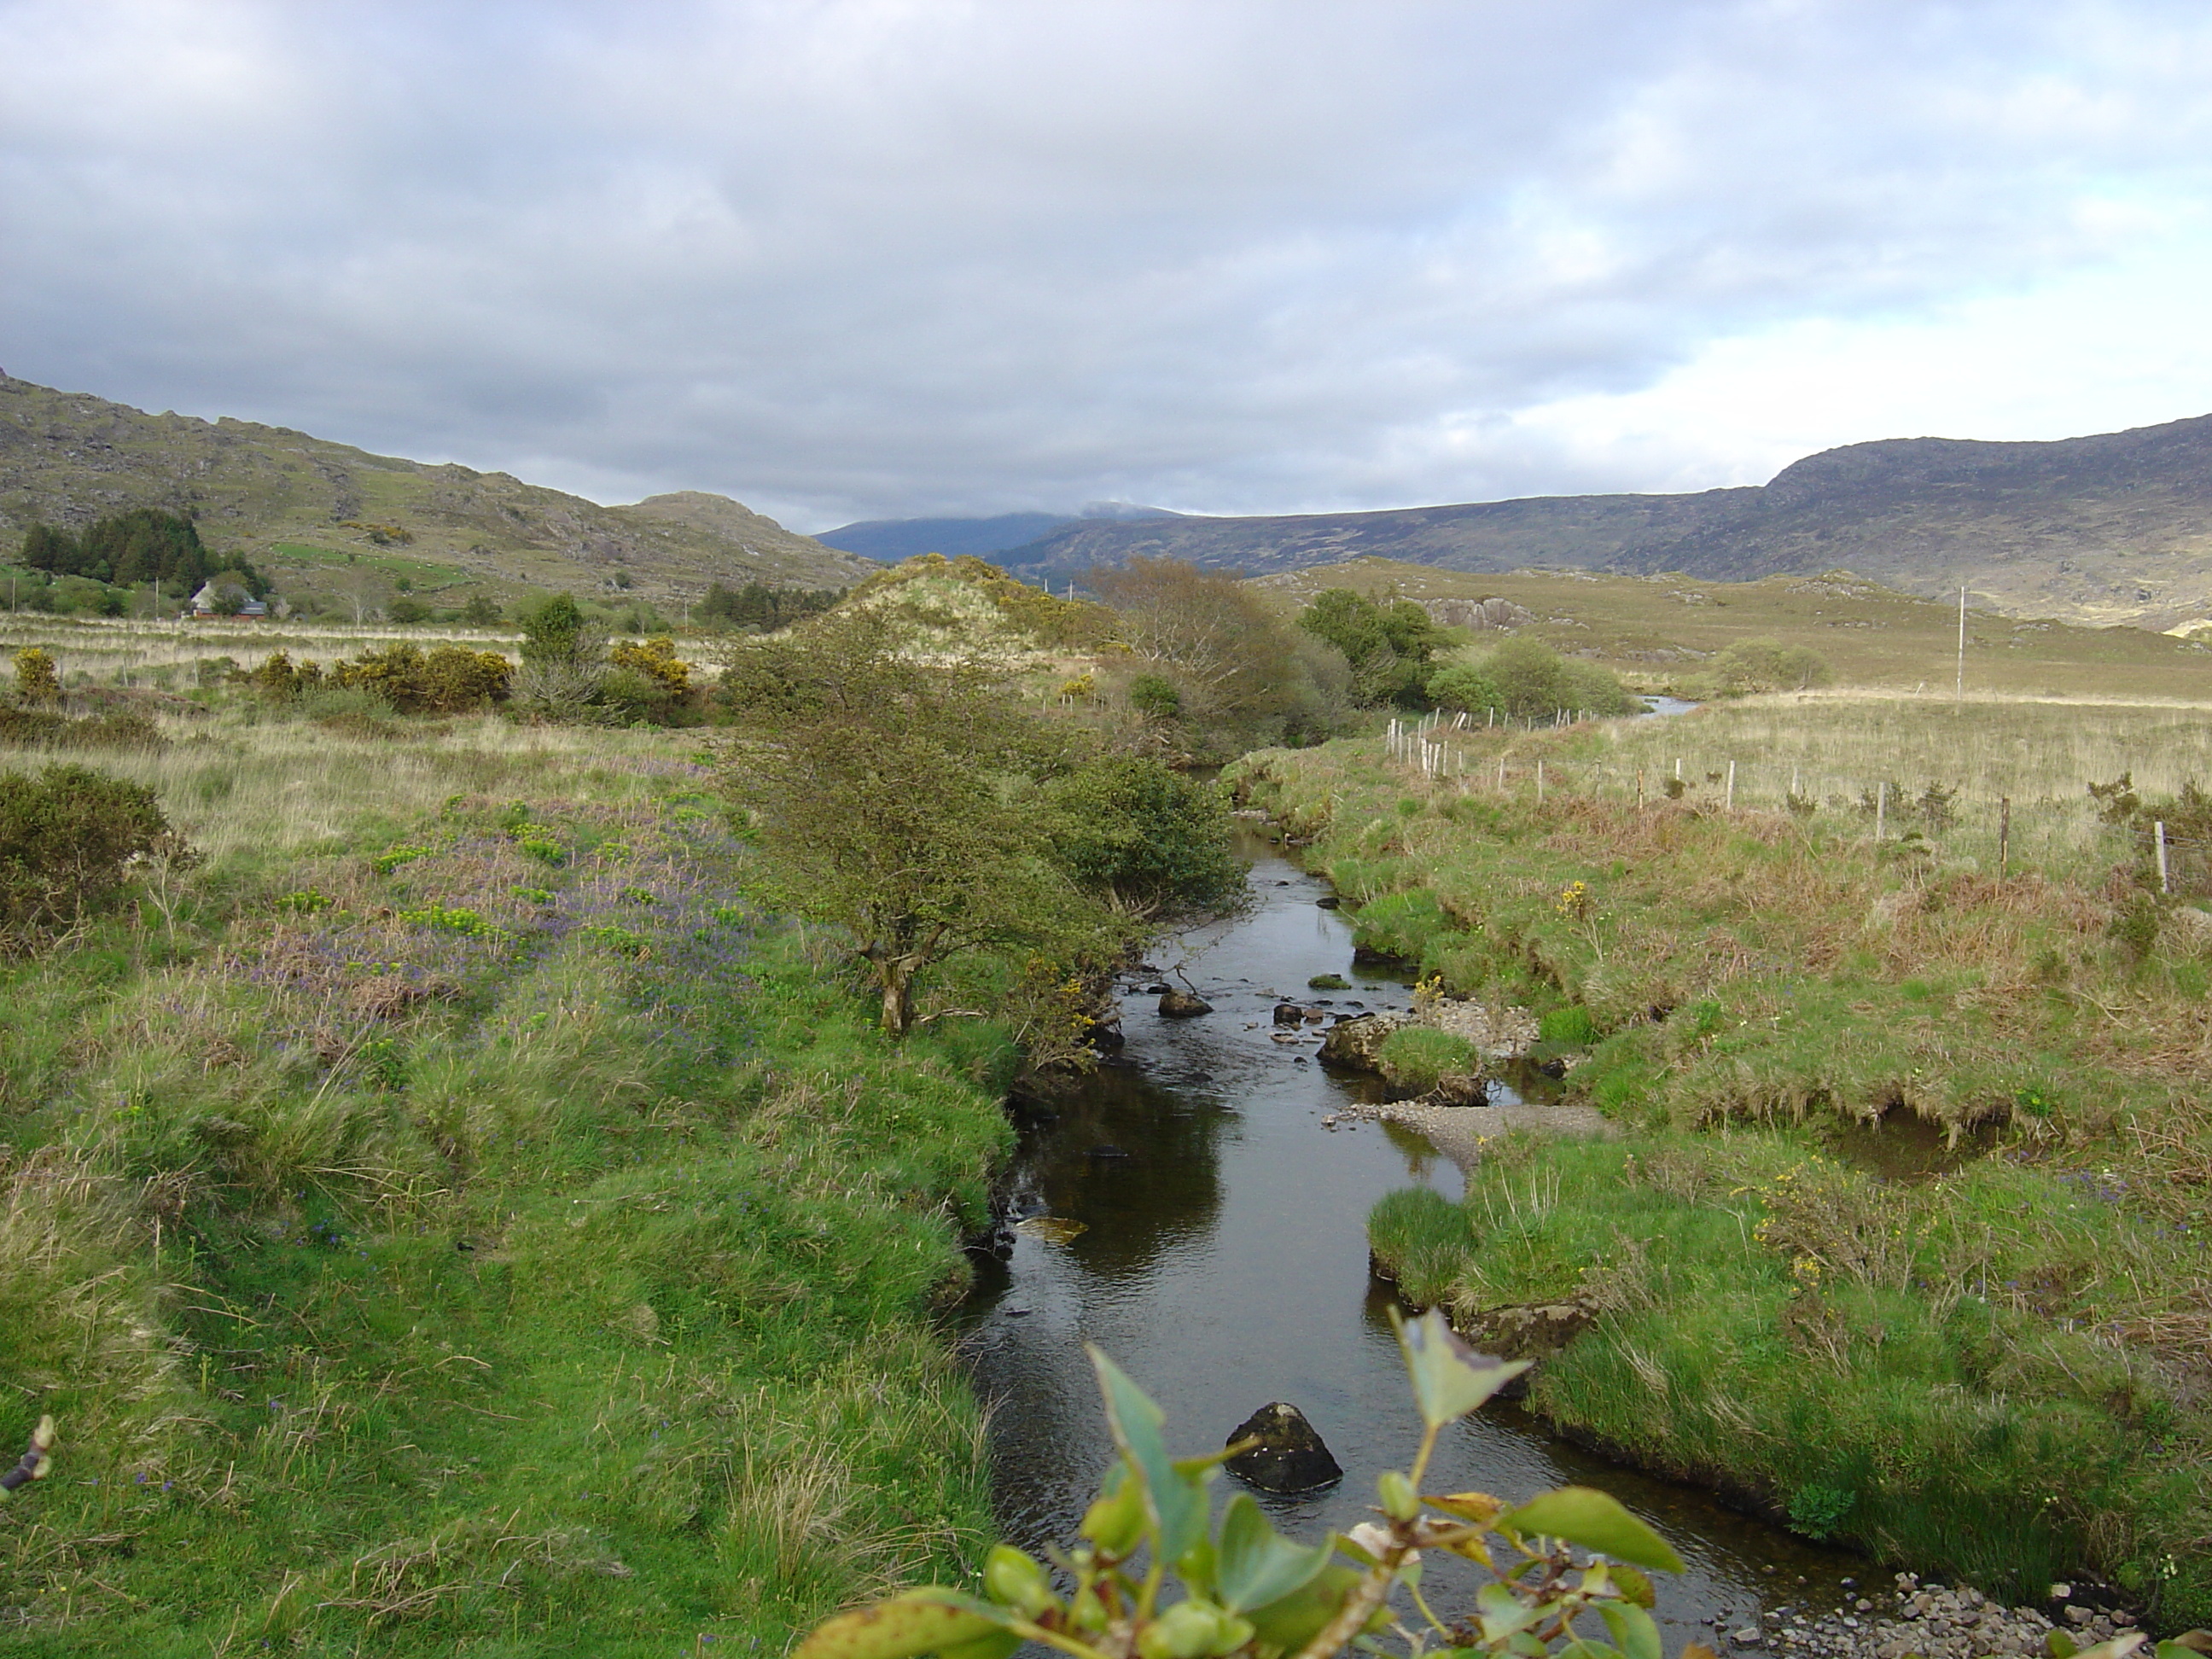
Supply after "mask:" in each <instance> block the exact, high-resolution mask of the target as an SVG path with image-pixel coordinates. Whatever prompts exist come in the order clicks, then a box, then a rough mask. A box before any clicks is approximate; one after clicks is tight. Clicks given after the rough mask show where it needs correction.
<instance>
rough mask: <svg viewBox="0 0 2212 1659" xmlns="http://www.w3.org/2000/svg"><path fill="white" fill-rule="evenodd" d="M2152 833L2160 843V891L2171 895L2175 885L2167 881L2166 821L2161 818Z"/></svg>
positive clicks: (2152, 826) (2151, 829)
mask: <svg viewBox="0 0 2212 1659" xmlns="http://www.w3.org/2000/svg"><path fill="white" fill-rule="evenodd" d="M2150 832H2151V834H2152V835H2153V836H2155V837H2156V838H2157V841H2158V890H2159V891H2160V892H2161V893H2171V892H2172V890H2173V884H2172V882H2171V881H2169V880H2167V879H2166V820H2165V819H2164V818H2160V819H2159V820H2158V821H2157V822H2156V823H2154V824H2152V825H2151V827H2150Z"/></svg>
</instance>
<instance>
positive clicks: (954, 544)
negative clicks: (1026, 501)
mask: <svg viewBox="0 0 2212 1659" xmlns="http://www.w3.org/2000/svg"><path fill="white" fill-rule="evenodd" d="M1076 522H1078V521H1077V520H1074V519H1073V518H1071V517H1069V516H1068V515H1066V513H1000V514H999V515H998V516H997V517H995V518H990V519H863V520H860V522H859V523H858V524H848V525H840V526H838V527H837V528H836V529H835V530H825V531H823V532H822V533H821V534H820V535H818V536H817V537H816V538H814V539H815V540H816V541H817V542H821V543H823V544H824V545H826V546H829V547H842V549H844V550H845V551H847V552H848V553H858V554H860V555H861V556H863V557H865V558H870V559H881V560H882V561H883V562H884V563H885V564H896V563H897V562H899V561H900V560H902V559H911V558H913V557H914V556H915V555H916V554H920V553H942V554H944V555H945V557H946V558H948V559H952V558H957V557H959V556H960V555H961V554H963V553H973V554H975V556H977V557H978V558H986V559H987V558H988V557H990V556H991V555H992V554H994V553H1003V552H1005V551H1006V550H1007V549H1008V548H1010V547H1020V546H1022V545H1023V544H1025V543H1028V542H1033V541H1035V540H1036V539H1037V538H1038V537H1040V536H1042V535H1046V534H1048V532H1052V531H1054V530H1057V529H1059V528H1060V526H1062V525H1064V524H1074V523H1076Z"/></svg>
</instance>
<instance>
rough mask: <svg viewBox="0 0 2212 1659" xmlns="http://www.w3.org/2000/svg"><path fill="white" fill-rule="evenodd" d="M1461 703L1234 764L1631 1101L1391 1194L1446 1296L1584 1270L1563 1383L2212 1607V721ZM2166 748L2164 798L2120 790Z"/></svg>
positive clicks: (1352, 894) (1815, 1514)
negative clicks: (1412, 752) (1444, 726)
mask: <svg viewBox="0 0 2212 1659" xmlns="http://www.w3.org/2000/svg"><path fill="white" fill-rule="evenodd" d="M1437 740H1439V741H1440V742H1441V744H1442V745H1443V758H1442V760H1441V761H1440V762H1439V761H1437V760H1435V759H1433V758H1432V759H1431V761H1430V763H1429V764H1428V766H1427V767H1425V768H1424V767H1422V766H1420V765H1408V764H1407V763H1403V762H1401V761H1398V760H1395V759H1393V758H1390V757H1388V756H1387V755H1386V754H1385V753H1384V752H1383V750H1382V748H1381V746H1380V745H1378V744H1375V743H1373V742H1372V741H1357V742H1344V743H1338V744H1329V745H1327V746H1325V747H1323V748H1322V749H1320V750H1307V751H1297V752H1290V751H1273V752H1269V753H1265V754H1261V755H1256V756H1253V757H1247V759H1246V760H1245V761H1244V762H1243V763H1240V764H1239V766H1238V767H1237V768H1234V769H1232V775H1235V776H1236V777H1237V779H1238V781H1239V787H1240V788H1241V789H1242V790H1243V792H1244V793H1245V794H1246V795H1247V797H1248V799H1250V800H1252V801H1253V802H1254V803H1255V804H1256V805H1264V806H1266V807H1267V808H1268V809H1269V810H1270V811H1272V812H1273V813H1274V814H1275V815H1276V816H1277V817H1279V819H1280V820H1281V821H1282V822H1283V823H1285V826H1286V827H1287V828H1288V829H1290V830H1291V832H1292V833H1294V834H1297V835H1300V836H1310V837H1313V838H1314V843H1315V844H1314V848H1313V853H1312V856H1313V857H1314V858H1315V859H1316V860H1317V861H1318V863H1319V864H1320V865H1321V866H1322V867H1324V868H1325V869H1326V870H1327V871H1328V873H1329V874H1330V875H1331V877H1332V878H1334V880H1335V882H1336V884H1337V885H1338V886H1339V888H1340V890H1341V891H1342V892H1343V894H1344V895H1345V897H1346V902H1347V908H1353V907H1356V911H1355V922H1356V925H1357V927H1358V929H1359V932H1360V935H1361V937H1362V939H1363V940H1364V942H1365V943H1366V944H1367V945H1369V946H1370V948H1372V949H1376V950H1379V951H1383V952H1385V953H1388V954H1390V955H1393V956H1395V957H1401V958H1402V959H1404V960H1406V961H1407V962H1408V963H1413V964H1415V965H1417V966H1418V967H1419V969H1420V971H1421V972H1423V973H1424V974H1426V975H1435V976H1437V978H1438V980H1439V981H1440V982H1441V984H1442V986H1443V988H1444V989H1446V990H1448V991H1450V992H1453V993H1455V994H1466V995H1472V996H1477V997H1482V998H1495V999H1500V1000H1507V1001H1512V1002H1519V1003H1524V1004H1527V1005H1528V1006H1532V1007H1534V1009H1535V1010H1536V1011H1537V1012H1539V1014H1540V1015H1541V1018H1542V1022H1543V1027H1544V1030H1545V1034H1546V1038H1547V1042H1546V1043H1545V1045H1544V1046H1543V1048H1541V1049H1540V1050H1539V1057H1540V1058H1545V1059H1550V1060H1555V1061H1557V1062H1558V1064H1559V1066H1562V1067H1565V1068H1568V1069H1566V1070H1565V1081H1564V1083H1563V1084H1562V1085H1559V1086H1560V1088H1561V1089H1562V1090H1563V1091H1564V1092H1565V1095H1566V1097H1568V1098H1570V1099H1574V1100H1579V1101H1583V1102H1586V1103H1590V1104H1594V1105H1595V1106H1597V1107H1599V1108H1600V1109H1601V1110H1603V1111H1604V1112H1606V1113H1607V1115H1609V1116H1610V1117H1611V1118H1612V1119H1613V1121H1614V1122H1615V1123H1616V1125H1617V1126H1618V1127H1619V1128H1620V1131H1621V1139H1617V1140H1614V1141H1611V1142H1606V1143H1601V1144H1594V1143H1541V1142H1540V1143H1528V1144H1512V1145H1508V1146H1501V1147H1498V1148H1497V1149H1495V1155H1494V1156H1493V1157H1492V1158H1491V1159H1490V1160H1489V1162H1488V1163H1487V1164H1486V1165H1485V1166H1484V1168H1483V1170H1481V1171H1480V1173H1479V1175H1478V1176H1477V1177H1476V1178H1475V1179H1474V1181H1472V1182H1470V1187H1469V1192H1468V1197H1467V1200H1466V1201H1465V1203H1464V1204H1463V1205H1461V1206H1452V1205H1449V1204H1446V1203H1444V1202H1443V1200H1438V1199H1437V1198H1435V1197H1434V1195H1433V1194H1400V1195H1397V1196H1395V1197H1394V1198H1392V1199H1390V1200H1386V1201H1385V1202H1384V1204H1383V1206H1381V1207H1380V1208H1378V1210H1377V1211H1376V1214H1375V1216H1374V1218H1372V1221H1371V1223H1370V1234H1371V1237H1372V1238H1373V1241H1374V1243H1375V1247H1376V1250H1377V1252H1378V1254H1379V1255H1381V1257H1382V1258H1383V1260H1385V1261H1389V1262H1390V1263H1392V1264H1393V1266H1394V1267H1395V1269H1396V1271H1397V1273H1398V1275H1399V1278H1400V1281H1401V1285H1402V1287H1403V1288H1404V1290H1405V1291H1406V1293H1407V1295H1408V1296H1409V1297H1412V1298H1413V1300H1415V1301H1417V1302H1426V1301H1440V1302H1443V1303H1446V1304H1449V1305H1451V1306H1452V1307H1453V1308H1454V1309H1455V1316H1457V1317H1459V1318H1461V1319H1462V1321H1463V1322H1466V1323H1468V1326H1469V1327H1470V1328H1473V1329H1475V1330H1477V1331H1480V1330H1481V1329H1483V1328H1484V1321H1485V1320H1486V1317H1488V1316H1490V1315H1491V1313H1492V1311H1493V1310H1497V1309H1498V1308H1501V1307H1504V1306H1508V1305H1511V1304H1522V1303H1544V1304H1557V1303H1559V1302H1563V1301H1579V1302H1580V1303H1581V1304H1583V1306H1584V1307H1585V1308H1586V1309H1587V1310H1589V1313H1590V1315H1591V1316H1592V1317H1593V1318H1594V1319H1595V1327H1594V1328H1593V1329H1592V1330H1591V1332H1590V1334H1588V1335H1586V1336H1584V1337H1583V1338H1582V1339H1580V1340H1577V1341H1576V1342H1575V1343H1574V1344H1573V1345H1572V1346H1570V1347H1569V1348H1568V1349H1567V1350H1566V1351H1565V1352H1564V1353H1563V1354H1562V1355H1560V1356H1559V1358H1555V1359H1553V1360H1552V1361H1550V1362H1548V1363H1547V1365H1546V1366H1545V1368H1544V1370H1542V1372H1541V1376H1540V1380H1539V1381H1538V1383H1537V1384H1536V1386H1535V1389H1534V1395H1533V1400H1534V1404H1535V1405H1536V1406H1537V1407H1538V1408H1539V1409H1540V1410H1541V1411H1543V1412H1544V1413H1547V1414H1548V1415H1549V1416H1550V1417H1552V1418H1553V1419H1554V1420H1556V1421H1558V1422H1559V1423H1560V1424H1561V1425H1564V1426H1565V1427H1567V1428H1568V1429H1570V1430H1571V1431H1574V1432H1576V1433H1578V1434H1580V1435H1582V1436H1583V1437H1586V1438H1589V1439H1590V1440H1593V1441H1595V1442H1597V1443H1603V1444H1607V1445H1610V1446H1612V1447H1613V1448H1614V1449H1617V1450H1619V1451H1620V1452H1622V1453H1623V1454H1624V1455H1628V1456H1630V1457H1632V1458H1633V1459H1635V1460H1636V1461H1638V1462H1642V1463H1644V1464H1646V1465H1648V1466H1650V1467H1654V1468H1661V1469H1664V1470H1668V1471H1671V1472H1674V1473H1675V1474H1680V1475H1684V1476H1686V1477H1688V1478H1692V1479H1697V1480H1706V1481H1710V1482H1712V1483H1714V1484H1717V1485H1719V1486H1723V1487H1724V1488H1726V1489H1728V1490H1730V1491H1733V1492H1737V1493H1738V1494H1739V1495H1741V1496H1742V1497H1744V1498H1746V1499H1747V1501H1749V1502H1752V1503H1753V1504H1756V1505H1759V1506H1761V1507H1763V1508H1765V1510H1767V1512H1769V1513H1770V1514H1771V1515H1773V1516H1775V1517H1776V1518H1778V1520H1781V1521H1783V1522H1785V1523H1786V1524H1790V1525H1792V1526H1795V1527H1796V1528H1798V1529H1800V1530H1802V1531H1806V1532H1808V1533H1810V1534H1813V1535H1814V1536H1823V1535H1834V1536H1837V1537H1838V1538H1842V1539H1846V1540H1849V1541H1854V1542H1856V1543H1857V1544H1859V1545H1861V1546H1862V1547H1866V1548H1868V1549H1869V1550H1870V1551H1872V1552H1873V1553H1875V1554H1876V1555H1877V1556H1879V1557H1881V1558H1883V1559H1887V1560H1890V1561H1893V1562H1899V1563H1902V1564H1909V1565H1913V1566H1915V1567H1917V1568H1919V1569H1922V1570H1924V1571H1937V1572H1941V1573H1943V1574H1945V1575H1951V1574H1957V1575H1960V1576H1963V1577H1968V1578H1969V1579H1971V1580H1972V1582H1975V1583H1979V1584H1982V1585H1984V1586H1985V1587H1987V1588H1990V1589H1993V1590H2002V1591H2004V1592H2006V1593H2008V1594H2012V1595H2025V1594H2030V1593H2034V1592H2036V1591H2037V1590H2038V1589H2039V1585H2040V1584H2042V1583H2047V1582H2049V1581H2050V1580H2051V1578H2053V1577H2072V1576H2075V1574H2077V1573H2079V1572H2081V1571H2088V1572H2090V1573H2092V1574H2094V1575H2096V1576H2100V1577H2104V1578H2106V1579H2108V1580H2110V1581H2111V1582H2112V1583H2115V1584H2117V1585H2118V1586H2119V1587H2120V1589H2121V1591H2122V1592H2123V1593H2124V1595H2127V1596H2129V1597H2130V1598H2134V1599H2136V1601H2141V1602H2148V1603H2151V1604H2154V1606H2155V1607H2156V1608H2157V1609H2158V1612H2159V1615H2160V1619H2161V1620H2163V1621H2164V1622H2165V1623H2166V1624H2169V1625H2172V1626H2177V1627H2178V1626H2187V1625H2191V1624H2201V1623H2204V1622H2206V1620H2207V1619H2208V1618H2212V1553H2208V1551H2207V1548H2206V1547H2205V1545H2204V1543H2203V1539H2204V1537H2205V1536H2206V1534H2207V1533H2208V1531H2212V1481H2208V1479H2207V1477H2206V1474H2205V1473H2204V1472H2205V1470H2206V1468H2208V1467H2212V1459H2208V1454H2212V1408H2208V1407H2212V1389H2208V1384H2212V1279H2208V1278H2207V1276H2206V1274H2205V1272H2204V1269H2203V1259H2202V1249H2201V1244H2200V1243H2199V1241H2200V1239H2201V1237H2202V1235H2203V1230H2204V1229H2205V1228H2206V1227H2207V1226H2208V1225H2212V1202H2208V1198H2207V1187H2208V1176H2212V1114H2208V1109H2207V1103H2208V1100H2212V1019H2208V1014H2207V1006H2208V1005H2207V996H2208V993H2212V915H2207V913H2206V912H2205V911H2204V910H2203V909H2202V908H2198V906H2199V905H2200V903H2202V902H2204V901H2206V900H2212V879H2208V874H2207V871H2206V867H2205V864H2204V860H2203V849H2202V847H2201V841H2202V839H2203V808H2202V805H2201V802H2200V803H2199V804H2198V805H2194V806H2192V805H2190V804H2189V803H2188V802H2186V801H2177V800H2174V799H2170V797H2171V796H2172V794H2173V793H2178V792H2179V790H2180V788H2181V786H2182V785H2184V784H2185V783H2186V782H2188V781H2190V780H2191V778H2194V779H2197V780H2198V781H2203V780H2205V779H2208V778H2212V719H2208V718H2207V715H2206V714H2205V712H2204V711H2203V710H2201V709H2196V708H2189V707H2187V706H2185V705H2180V704H2152V703H2148V702H2140V703H2138V702H2125V701H2117V702H2093V701H2091V700H2088V699H2086V698H2085V699H2079V700H2075V701H2069V702H2063V703H2055V702H2044V701H2028V702H2021V701H2014V700H2005V699H1996V698H1983V699H1978V700H1972V701H1969V702H1966V703H1965V704H1964V705H1963V706H1960V707H1956V708H1954V706H1953V705H1952V704H1951V703H1950V702H1949V700H1948V698H1947V699H1940V700H1939V699H1936V698H1931V697H1913V696H1895V695H1888V696H1884V695H1881V694H1880V693H1875V692H1867V691H1860V692H1852V693H1838V694H1833V695H1829V696H1790V697H1783V698H1771V699H1751V700H1746V701H1744V702H1738V703H1735V704H1732V705H1729V706H1726V707H1722V708H1712V709H1708V710H1705V711H1701V712H1699V713H1697V714H1690V715H1687V716H1683V717H1679V718H1672V719H1662V720H1638V721H1619V722H1607V723H1605V724H1603V725H1599V726H1576V727H1570V728H1565V729H1561V730H1557V731H1545V732H1533V733H1531V732H1516V733H1514V734H1510V735H1508V734H1505V733H1502V732H1488V731H1480V732H1464V733H1455V732H1449V731H1447V732H1443V733H1442V734H1441V736H1440V738H1438V739H1437ZM1678 759H1679V760H1680V762H1681V763H1682V766H1681V770H1682V775H1683V782H1682V785H1681V787H1680V793H1679V796H1675V797H1672V798H1670V796H1669V794H1668V791H1667V784H1668V781H1670V780H1671V779H1672V778H1673V776H1674V767H1675V762H1676V761H1677V760H1678ZM1501 762H1503V763H1504V779H1503V783H1502V785H1501V783H1500V781H1499V772H1498V767H1499V763H1501ZM1540 763H1541V766H1542V774H1541V776H1542V780H1543V782H1542V785H1541V787H1542V791H1543V793H1542V798H1541V800H1540V799H1539V797H1538V790H1539V782H1538V778H1539V773H1538V767H1539V764H1540ZM1731 765H1733V767H1734V770H1735V798H1734V801H1733V804H1731V803H1730V801H1729V796H1728V790H1729V769H1730V766H1731ZM2130 769H2131V770H2132V771H2133V772H2134V774H2135V782H2136V785H2137V786H2138V787H2139V788H2140V790H2141V792H2142V805H2141V807H2140V811H2139V812H2137V813H2135V814H2121V813H2119V812H2118V809H2113V810H2112V811H2107V809H2106V807H2105V806H2104V805H2100V803H2099V802H2096V801H2093V799H2091V797H2090V795H2089V793H2088V791H2087V785H2088V784H2090V783H2093V782H2094V783H2107V782H2110V781H2112V780H2113V779H2115V778H2116V777H2117V776H2118V774H2120V773H2121V772H2123V771H2128V770H2130ZM1639 771H1640V772H1641V773H1642V774H1643V777H1644V790H1643V791H1642V793H1641V799H1639V795H1638V788H1637V775H1638V772H1639ZM1793 777H1794V779H1795V781H1796V786H1797V787H1796V801H1795V803H1794V805H1795V810H1791V805H1792V804H1791V803H1790V801H1789V800H1788V799H1787V797H1788V796H1789V795H1790V793H1791V791H1790V784H1791V781H1792V779H1793ZM1930 783H1933V784H1936V786H1937V788H1936V791H1935V792H1934V793H1932V794H1931V793H1930V792H1929V789H1928V787H1927V786H1928V785H1929V784H1930ZM1884 785H1887V786H1888V787H1887V788H1884V787H1882V786H1884ZM1877 794H1879V795H1881V796H1882V797H1886V802H1887V805H1888V809H1889V810H1888V811H1887V812H1886V813H1885V814H1884V817H1883V818H1882V820H1881V836H1880V838H1879V839H1877V836H1876V829H1877V820H1876V817H1875V812H1874V811H1873V807H1874V805H1875V797H1876V795H1877ZM2005 800H2009V802H2010V804H2011V829H2012V834H2011V838H2010V842H2009V845H2008V847H2006V848H2004V857H2003V860H2002V863H2001V862H2000V858H1999V848H1998V845H1997V829H1998V822H1999V813H2000V810H2001V808H2000V803H2001V802H2002V801H2005ZM2160 813H2163V814H2164V815H2165V816H2166V817H2167V818H2168V819H2170V820H2172V821H2174V822H2175V823H2180V824H2182V825H2184V827H2185V828H2186V829H2188V830H2189V832H2190V834H2189V836H2188V837H2185V840H2184V843H2183V844H2182V845H2181V846H2179V847H2177V848H2174V849H2172V851H2173V854H2174V866H2173V869H2172V872H2171V874H2172V884H2173V885H2174V886H2175V887H2176V889H2177V890H2176V891H2175V892H2174V893H2173V894H2172V896H2164V895H2161V894H2160V891H2159V889H2158V881H2157V875H2156V870H2155V865H2154V858H2153V854H2152V848H2151V846H2150V842H2149V836H2148V830H2149V828H2150V821H2151V820H2152V819H2153V817H2154V816H2155V815H2157V814H2160ZM2108 816H2124V817H2125V821H2124V822H2107V821H2106V817H2108Z"/></svg>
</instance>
